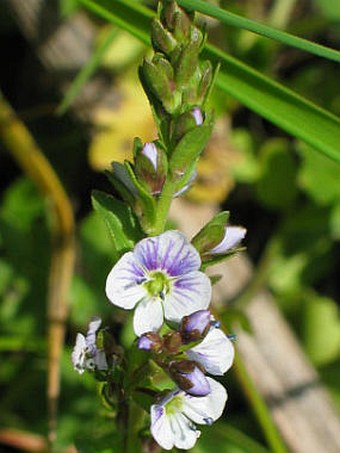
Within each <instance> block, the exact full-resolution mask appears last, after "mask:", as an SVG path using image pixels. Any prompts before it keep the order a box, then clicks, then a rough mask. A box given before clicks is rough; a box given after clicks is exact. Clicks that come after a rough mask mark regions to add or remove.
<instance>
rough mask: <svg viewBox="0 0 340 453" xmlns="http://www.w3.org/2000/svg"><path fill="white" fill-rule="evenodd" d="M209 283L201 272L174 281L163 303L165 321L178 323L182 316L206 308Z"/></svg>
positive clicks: (208, 299)
mask: <svg viewBox="0 0 340 453" xmlns="http://www.w3.org/2000/svg"><path fill="white" fill-rule="evenodd" d="M210 299H211V282H210V279H209V278H208V277H207V276H206V275H205V274H203V272H200V271H195V272H190V273H189V274H185V275H182V276H181V277H179V278H177V279H174V280H173V281H172V285H171V288H170V292H169V294H167V296H166V299H165V301H164V315H165V319H167V320H169V321H174V322H180V321H181V319H182V318H183V316H187V315H190V314H191V313H194V312H195V311H197V310H204V309H206V308H208V306H209V303H210Z"/></svg>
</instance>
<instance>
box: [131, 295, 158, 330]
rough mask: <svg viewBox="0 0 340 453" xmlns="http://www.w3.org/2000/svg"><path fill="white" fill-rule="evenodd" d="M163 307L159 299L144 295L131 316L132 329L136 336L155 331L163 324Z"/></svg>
mask: <svg viewBox="0 0 340 453" xmlns="http://www.w3.org/2000/svg"><path fill="white" fill-rule="evenodd" d="M163 319H164V317H163V307H162V303H161V301H160V299H158V298H156V297H149V296H147V297H145V298H144V299H143V300H142V301H140V303H139V304H138V305H137V307H136V309H135V313H134V317H133V329H134V331H135V334H136V335H137V336H140V335H142V334H143V333H146V332H151V331H156V330H158V329H159V328H160V327H161V326H162V324H163Z"/></svg>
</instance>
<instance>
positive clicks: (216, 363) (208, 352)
mask: <svg viewBox="0 0 340 453" xmlns="http://www.w3.org/2000/svg"><path fill="white" fill-rule="evenodd" d="M186 353H187V355H188V357H189V358H190V360H193V361H195V362H197V363H199V364H200V365H202V366H203V367H204V369H205V370H206V372H207V373H209V374H212V375H215V376H222V375H223V374H224V373H225V372H226V371H228V370H229V368H230V367H231V365H232V364H233V361H234V355H235V352H234V346H233V344H232V342H231V341H230V339H229V338H228V337H227V336H226V335H225V333H224V332H223V331H222V330H221V329H218V328H216V327H211V328H210V330H209V332H208V333H207V335H206V336H205V337H204V339H203V340H202V341H201V342H200V343H199V344H197V345H196V346H194V347H193V348H191V349H188V350H187V351H186Z"/></svg>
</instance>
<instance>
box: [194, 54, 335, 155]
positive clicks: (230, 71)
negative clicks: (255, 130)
mask: <svg viewBox="0 0 340 453" xmlns="http://www.w3.org/2000/svg"><path fill="white" fill-rule="evenodd" d="M202 55H203V56H204V57H205V58H210V59H212V60H213V61H214V62H215V64H217V63H220V64H221V69H220V72H219V76H218V78H217V81H216V85H217V86H219V87H220V88H221V89H222V90H223V91H224V92H225V93H228V94H229V95H231V96H233V97H234V98H236V99H238V100H239V101H240V102H241V103H242V104H244V105H245V106H247V107H248V108H250V109H251V110H253V111H254V112H256V113H258V114H259V115H260V116H262V117H264V118H266V119H267V120H269V121H270V122H272V123H273V124H275V125H277V126H278V127H280V128H281V129H283V130H285V131H286V132H288V133H289V134H291V135H293V136H295V137H297V138H300V139H301V140H303V141H304V142H306V143H308V144H309V145H311V146H312V147H314V148H315V150H317V151H319V152H321V153H322V154H325V155H326V156H328V157H330V158H331V159H333V160H334V161H336V162H338V163H340V151H339V146H338V144H339V139H340V119H339V118H338V117H337V116H335V115H333V114H332V113H330V112H328V111H327V110H324V109H322V108H321V107H319V106H317V105H316V104H314V103H312V102H311V101H309V100H307V99H305V98H303V97H302V96H300V95H299V94H297V93H295V92H294V91H292V90H290V89H288V88H286V87H284V86H283V85H282V84H280V83H278V82H275V81H274V80H272V79H270V78H268V77H266V76H264V75H263V74H261V73H259V72H258V71H256V70H255V69H252V68H251V67H250V66H247V65H245V64H244V63H242V62H241V61H239V60H237V59H236V58H234V57H232V56H230V55H227V54H226V53H224V52H222V51H221V50H218V49H216V48H214V47H212V46H207V50H205V51H204V52H203V54H202Z"/></svg>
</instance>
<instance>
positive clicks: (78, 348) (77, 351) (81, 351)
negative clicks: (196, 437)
mask: <svg viewBox="0 0 340 453" xmlns="http://www.w3.org/2000/svg"><path fill="white" fill-rule="evenodd" d="M85 352H86V339H85V337H84V335H83V334H81V333H78V334H77V337H76V344H75V346H74V348H73V351H72V364H73V368H74V369H75V370H76V371H78V373H79V374H83V373H84V371H85V369H86V363H85V362H86V361H85Z"/></svg>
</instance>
